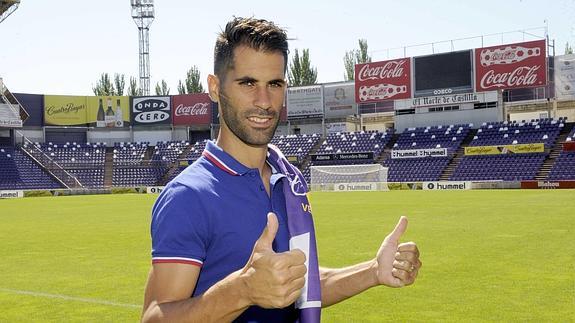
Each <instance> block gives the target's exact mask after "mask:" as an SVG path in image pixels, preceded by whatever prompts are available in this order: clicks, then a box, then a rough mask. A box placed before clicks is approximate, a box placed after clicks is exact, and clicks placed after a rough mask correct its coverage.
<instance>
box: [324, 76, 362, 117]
mask: <svg viewBox="0 0 575 323" xmlns="http://www.w3.org/2000/svg"><path fill="white" fill-rule="evenodd" d="M354 91H355V84H354V82H343V83H337V84H328V85H324V86H323V102H324V109H325V117H326V118H338V117H346V116H349V115H354V114H357V103H355V93H354Z"/></svg>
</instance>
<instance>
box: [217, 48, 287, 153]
mask: <svg viewBox="0 0 575 323" xmlns="http://www.w3.org/2000/svg"><path fill="white" fill-rule="evenodd" d="M233 65H234V67H233V69H231V70H229V71H227V74H226V77H225V79H224V80H219V86H218V93H217V94H216V95H217V97H218V101H219V110H220V113H221V117H222V118H223V124H222V127H221V130H220V131H221V136H224V137H226V138H225V139H228V136H233V137H236V138H238V139H239V140H241V141H242V142H244V143H245V144H247V145H250V146H262V145H267V144H268V143H269V142H270V141H271V139H272V137H273V135H274V133H275V130H276V128H277V126H278V123H279V117H280V111H281V109H282V105H283V102H284V95H285V89H286V82H285V75H284V57H283V55H282V54H281V52H271V53H270V52H262V51H257V50H254V49H252V48H249V47H246V46H240V47H237V48H236V49H235V50H234V64H233ZM230 139H231V138H230Z"/></svg>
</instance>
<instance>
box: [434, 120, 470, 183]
mask: <svg viewBox="0 0 575 323" xmlns="http://www.w3.org/2000/svg"><path fill="white" fill-rule="evenodd" d="M476 134H477V129H470V130H469V133H468V134H467V137H465V139H463V141H462V142H461V146H459V148H457V151H456V152H455V154H454V155H453V158H451V160H450V161H449V164H447V166H445V169H444V170H443V172H442V173H441V176H439V180H440V181H448V180H449V179H450V178H451V175H453V172H454V171H455V169H457V167H458V166H459V163H460V162H461V159H462V158H463V156H465V147H467V146H468V145H469V144H470V143H471V141H472V140H473V137H474V136H475V135H476Z"/></svg>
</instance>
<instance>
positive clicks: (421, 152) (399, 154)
mask: <svg viewBox="0 0 575 323" xmlns="http://www.w3.org/2000/svg"><path fill="white" fill-rule="evenodd" d="M425 157H447V148H429V149H407V150H398V149H393V150H392V151H391V158H392V159H402V158H425Z"/></svg>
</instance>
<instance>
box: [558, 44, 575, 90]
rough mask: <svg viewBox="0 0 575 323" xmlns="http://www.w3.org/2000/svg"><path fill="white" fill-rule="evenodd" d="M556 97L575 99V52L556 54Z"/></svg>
mask: <svg viewBox="0 0 575 323" xmlns="http://www.w3.org/2000/svg"><path fill="white" fill-rule="evenodd" d="M555 97H556V98H557V99H563V100H565V99H567V100H570V99H571V100H572V99H575V54H569V55H562V56H555Z"/></svg>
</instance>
